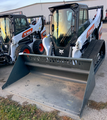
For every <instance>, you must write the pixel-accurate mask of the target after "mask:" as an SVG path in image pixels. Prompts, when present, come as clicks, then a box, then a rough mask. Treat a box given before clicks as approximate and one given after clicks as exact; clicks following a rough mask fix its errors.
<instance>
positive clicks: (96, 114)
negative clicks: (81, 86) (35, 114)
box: [0, 24, 107, 120]
mask: <svg viewBox="0 0 107 120" xmlns="http://www.w3.org/2000/svg"><path fill="white" fill-rule="evenodd" d="M46 29H47V33H49V28H48V26H46ZM102 31H103V35H102V39H104V40H105V43H106V46H107V24H103V30H102ZM12 68H13V65H8V66H0V96H2V97H5V98H7V97H8V96H9V95H10V96H11V95H12V94H11V93H10V92H9V91H7V90H2V89H1V87H2V85H3V84H4V83H5V82H6V80H7V79H8V76H9V74H10V73H11V70H12ZM95 82H96V85H95V88H94V90H93V92H92V94H91V96H90V98H89V100H90V101H95V102H103V103H106V102H107V50H106V56H105V59H104V61H103V63H102V65H101V66H100V68H99V70H98V71H97V73H96V75H95ZM12 100H15V101H17V102H19V103H20V104H22V103H24V102H28V103H30V104H36V105H37V107H39V108H40V109H42V110H44V111H52V110H53V109H52V108H49V107H46V106H44V105H42V104H39V103H36V102H35V101H33V100H30V99H28V98H25V97H22V96H19V95H16V94H13V95H12ZM59 115H67V116H69V117H71V118H73V119H76V120H80V119H81V120H107V108H104V109H100V110H97V109H93V108H90V107H89V106H88V105H86V106H85V109H84V111H83V115H82V118H78V117H76V116H73V115H71V114H69V113H67V112H60V113H59Z"/></svg>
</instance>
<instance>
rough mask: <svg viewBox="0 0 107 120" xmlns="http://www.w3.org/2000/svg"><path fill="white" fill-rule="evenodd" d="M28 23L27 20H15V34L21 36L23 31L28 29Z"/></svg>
mask: <svg viewBox="0 0 107 120" xmlns="http://www.w3.org/2000/svg"><path fill="white" fill-rule="evenodd" d="M28 27H29V26H28V23H27V21H26V19H25V18H15V34H16V35H17V34H19V33H21V32H22V31H25V30H26V29H28Z"/></svg>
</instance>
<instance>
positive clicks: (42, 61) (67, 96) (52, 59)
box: [2, 3, 105, 116]
mask: <svg viewBox="0 0 107 120" xmlns="http://www.w3.org/2000/svg"><path fill="white" fill-rule="evenodd" d="M49 9H50V11H51V20H52V21H51V34H49V35H47V36H46V37H45V38H44V39H43V45H44V48H45V50H46V55H34V54H25V53H22V54H21V53H20V55H19V57H18V60H17V61H16V63H15V65H14V68H13V70H12V72H11V74H10V76H9V78H8V80H7V82H6V83H5V84H4V85H3V87H2V89H4V88H6V87H7V86H9V85H11V84H12V83H14V82H16V81H17V82H16V83H14V85H13V86H12V85H11V86H10V87H8V90H10V91H11V92H12V93H15V94H19V95H22V96H24V97H27V98H29V99H32V100H35V101H37V102H39V103H42V104H45V105H47V106H50V107H52V108H55V109H57V110H60V111H64V112H69V113H71V114H75V115H79V116H81V115H82V112H83V109H84V107H85V105H86V104H87V102H88V99H89V97H90V95H91V93H92V91H93V89H94V87H95V76H94V75H95V73H96V71H97V70H98V68H99V66H100V64H101V63H102V61H103V59H104V57H105V41H104V40H101V34H102V17H103V16H102V13H103V6H97V7H92V8H88V6H87V5H82V4H78V3H73V4H64V5H59V6H54V7H50V8H49ZM92 9H97V15H96V17H94V18H93V19H92V20H91V19H89V15H88V14H89V12H88V11H89V10H92ZM19 79H21V81H18V80H19ZM24 79H25V82H24ZM14 86H15V87H14ZM22 89H23V90H22Z"/></svg>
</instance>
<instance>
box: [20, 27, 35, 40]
mask: <svg viewBox="0 0 107 120" xmlns="http://www.w3.org/2000/svg"><path fill="white" fill-rule="evenodd" d="M32 31H33V28H30V29H29V30H27V31H25V32H24V33H23V34H22V38H24V37H26V36H28V35H30V34H31V33H32Z"/></svg>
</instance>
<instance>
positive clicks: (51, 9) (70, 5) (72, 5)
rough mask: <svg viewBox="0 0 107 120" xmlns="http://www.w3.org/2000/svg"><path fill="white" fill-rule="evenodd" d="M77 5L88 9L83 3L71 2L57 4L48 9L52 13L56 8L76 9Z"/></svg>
mask: <svg viewBox="0 0 107 120" xmlns="http://www.w3.org/2000/svg"><path fill="white" fill-rule="evenodd" d="M79 7H80V8H86V9H88V6H87V5H85V4H79V3H71V4H62V5H58V6H53V7H49V10H50V11H51V12H52V13H53V12H54V11H55V10H56V9H66V8H72V9H77V8H79Z"/></svg>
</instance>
